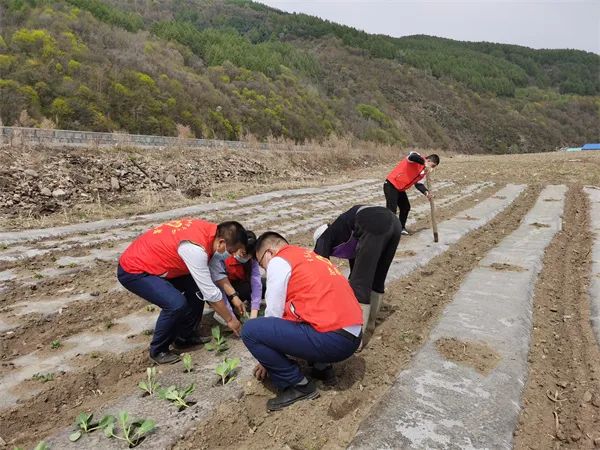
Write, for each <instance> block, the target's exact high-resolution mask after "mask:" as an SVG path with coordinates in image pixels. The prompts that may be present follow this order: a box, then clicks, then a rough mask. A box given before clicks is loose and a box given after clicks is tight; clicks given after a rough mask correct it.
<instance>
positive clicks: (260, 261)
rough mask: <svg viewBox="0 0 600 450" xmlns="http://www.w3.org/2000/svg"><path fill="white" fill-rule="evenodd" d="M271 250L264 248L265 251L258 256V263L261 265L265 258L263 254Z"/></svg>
mask: <svg viewBox="0 0 600 450" xmlns="http://www.w3.org/2000/svg"><path fill="white" fill-rule="evenodd" d="M270 251H271V250H269V249H266V250H265V252H264V253H263V254H262V256H261V257H260V259H259V260H258V265H259V266H261V267H262V261H263V259H264V258H265V255H266V254H267V252H270Z"/></svg>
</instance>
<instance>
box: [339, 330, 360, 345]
mask: <svg viewBox="0 0 600 450" xmlns="http://www.w3.org/2000/svg"><path fill="white" fill-rule="evenodd" d="M332 333H335V334H339V335H340V336H344V337H345V338H346V339H350V340H351V341H353V342H355V341H360V340H361V339H362V330H360V333H359V334H358V336H354V335H353V334H352V333H350V332H349V331H348V330H344V329H343V328H341V329H339V330H333V331H332Z"/></svg>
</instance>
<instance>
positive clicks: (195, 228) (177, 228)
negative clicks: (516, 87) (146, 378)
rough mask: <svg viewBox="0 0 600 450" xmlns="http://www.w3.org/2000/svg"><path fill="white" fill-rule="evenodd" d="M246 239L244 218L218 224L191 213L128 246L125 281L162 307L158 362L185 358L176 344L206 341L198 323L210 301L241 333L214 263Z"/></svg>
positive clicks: (154, 346) (154, 351)
mask: <svg viewBox="0 0 600 450" xmlns="http://www.w3.org/2000/svg"><path fill="white" fill-rule="evenodd" d="M246 242H247V237H246V230H244V227H242V225H240V224H239V223H238V222H223V223H221V224H219V225H217V224H214V223H210V222H205V221H203V220H199V219H190V218H186V219H181V220H174V221H171V222H167V223H164V224H162V225H159V226H158V227H156V228H153V229H150V230H149V231H147V232H146V233H144V234H142V235H141V236H140V237H138V238H137V239H136V240H135V241H133V242H132V243H131V244H130V245H129V247H127V249H126V250H125V252H124V253H123V254H122V255H121V257H120V258H119V267H118V270H117V278H118V279H119V282H120V283H121V284H122V285H123V286H124V287H125V288H126V289H127V290H129V291H131V292H133V293H134V294H137V295H139V296H140V297H142V298H143V299H145V300H148V301H149V302H150V303H153V304H155V305H156V306H158V307H160V308H161V311H160V314H159V316H158V320H157V321H156V325H155V327H154V336H153V338H152V342H151V343H150V358H151V359H152V360H153V361H154V362H156V363H158V364H172V363H175V362H177V361H179V359H180V357H179V355H177V354H176V353H174V352H173V351H171V349H170V345H171V344H174V345H175V346H176V347H178V348H179V349H183V348H186V347H191V346H193V345H198V344H201V343H202V342H203V339H202V338H200V337H199V336H197V335H196V334H195V328H196V325H197V324H198V322H199V320H200V319H201V318H202V311H203V309H204V302H205V301H207V302H209V303H210V304H211V306H212V307H213V309H214V310H215V311H216V312H217V313H218V314H220V315H221V317H223V318H224V319H225V320H226V322H227V326H228V327H229V328H230V329H231V330H232V331H233V332H234V333H235V334H238V335H239V330H240V328H241V324H240V322H239V321H238V319H237V318H236V317H235V315H234V314H232V313H230V312H229V310H228V309H227V306H226V305H225V302H224V300H223V296H222V294H221V291H220V290H219V288H218V287H217V286H215V284H214V283H213V281H212V280H211V276H210V270H209V263H210V264H212V263H213V262H214V261H217V260H225V259H226V258H228V257H229V255H230V254H233V253H235V252H236V251H237V250H238V249H240V248H242V247H245V245H246ZM217 262H220V261H217Z"/></svg>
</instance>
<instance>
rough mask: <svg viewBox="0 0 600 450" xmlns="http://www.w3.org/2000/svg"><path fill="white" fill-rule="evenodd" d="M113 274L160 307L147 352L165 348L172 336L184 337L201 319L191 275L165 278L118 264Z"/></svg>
mask: <svg viewBox="0 0 600 450" xmlns="http://www.w3.org/2000/svg"><path fill="white" fill-rule="evenodd" d="M117 278H118V279H119V282H120V283H121V284H122V285H123V287H125V289H127V290H128V291H130V292H133V293H134V294H136V295H139V296H140V297H142V298H143V299H144V300H148V301H149V302H150V303H152V304H154V305H156V306H158V307H159V308H160V309H161V311H160V314H159V315H158V320H157V321H156V325H155V326H154V336H153V337H152V342H151V343H150V354H151V355H153V356H154V355H156V354H157V353H160V352H166V351H168V350H169V345H170V344H172V343H173V341H174V340H175V339H176V338H182V339H186V338H187V337H189V336H191V335H192V334H193V333H194V330H195V328H196V326H197V325H198V323H199V322H200V320H201V319H202V311H203V310H204V301H203V300H202V299H201V298H202V294H200V293H199V289H198V286H197V285H196V282H195V281H194V279H193V278H192V276H191V275H186V276H183V277H178V278H172V279H170V280H167V279H165V278H161V277H158V276H156V275H149V274H147V273H128V272H125V270H123V268H122V267H121V265H119V267H118V269H117ZM197 294H198V295H197Z"/></svg>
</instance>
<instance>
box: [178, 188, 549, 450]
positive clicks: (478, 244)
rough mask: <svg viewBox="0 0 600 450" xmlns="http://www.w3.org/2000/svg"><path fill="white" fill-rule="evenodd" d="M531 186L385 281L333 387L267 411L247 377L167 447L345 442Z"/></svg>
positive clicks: (527, 201)
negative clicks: (413, 268) (375, 312)
mask: <svg viewBox="0 0 600 450" xmlns="http://www.w3.org/2000/svg"><path fill="white" fill-rule="evenodd" d="M539 190H540V188H539V187H531V188H529V189H528V190H527V191H526V192H525V193H523V194H522V195H521V196H520V197H519V198H518V199H517V200H516V201H515V202H514V203H513V204H512V205H511V206H509V207H508V208H507V210H505V212H504V213H502V214H500V216H499V217H497V218H496V219H494V220H492V221H491V222H490V223H489V224H487V225H486V226H484V227H482V228H481V229H479V230H477V231H474V232H472V233H470V234H469V235H467V236H466V237H464V238H463V239H461V240H460V241H459V242H458V243H457V244H456V245H455V246H453V249H451V250H449V251H448V252H446V253H445V254H443V255H440V256H438V257H437V258H435V259H433V260H432V261H431V262H430V263H429V264H428V265H427V266H425V267H424V268H423V269H422V270H420V271H418V272H417V273H413V274H411V276H410V277H409V278H408V279H402V280H399V281H397V282H394V283H392V284H391V285H390V286H389V287H388V288H387V294H386V296H385V303H384V306H383V308H382V314H381V316H382V323H380V324H379V326H378V327H377V329H376V331H375V334H374V336H373V337H372V339H371V341H370V342H369V345H368V346H367V348H366V349H364V350H363V351H362V352H361V353H359V354H356V355H355V356H354V357H352V358H350V359H348V360H347V361H345V362H343V363H340V364H338V365H337V366H336V373H337V375H338V378H339V384H338V386H337V387H336V389H335V390H324V389H323V390H322V391H321V396H320V397H319V398H318V399H315V400H312V401H310V402H300V403H298V404H295V405H293V406H291V407H289V408H287V409H286V410H283V411H279V412H277V413H271V414H269V413H267V412H266V409H265V402H266V400H267V399H268V398H270V397H272V396H273V394H272V392H270V391H269V390H268V389H267V388H265V387H264V386H263V385H262V384H260V383H258V382H257V381H251V382H250V383H249V384H248V385H247V386H246V395H245V396H244V397H243V398H242V399H241V400H239V401H235V402H229V403H227V404H224V405H222V406H221V407H220V408H219V409H218V410H217V411H216V412H215V414H214V415H213V417H212V418H211V419H209V420H208V421H206V422H203V423H200V424H198V427H196V429H195V430H192V431H191V432H190V433H188V435H186V436H185V438H184V439H182V440H181V441H180V442H179V444H178V445H177V446H176V447H175V448H176V449H199V448H201V449H215V448H244V449H263V448H265V439H267V436H268V442H269V444H268V447H269V448H292V449H301V448H323V449H330V448H336V449H337V448H345V447H346V446H347V445H348V443H349V442H350V440H351V439H352V437H353V436H354V434H355V432H356V430H357V428H358V426H359V424H360V422H361V420H362V419H363V418H364V417H366V416H367V415H368V414H369V411H370V409H371V407H372V406H373V405H374V404H376V402H377V401H378V400H379V399H380V398H381V397H382V396H383V395H385V393H386V391H387V389H388V387H389V386H390V385H391V384H392V383H393V380H394V379H395V375H396V373H397V372H398V371H399V370H402V368H403V367H405V366H406V365H407V364H408V362H409V361H410V359H411V357H412V355H413V354H414V352H416V351H417V350H418V349H419V347H420V346H421V345H422V343H423V341H424V340H425V338H426V336H427V334H428V333H429V331H430V330H431V328H432V326H433V325H434V324H435V322H436V320H437V317H438V315H439V314H440V313H441V311H442V310H443V308H444V306H445V305H446V304H447V303H448V302H449V301H451V299H452V298H453V296H454V294H455V293H456V291H457V290H458V288H459V287H460V284H461V282H462V280H463V278H464V277H465V276H466V275H467V274H468V273H469V272H470V271H471V270H473V268H474V267H475V266H476V265H477V264H478V262H479V260H480V259H481V257H482V256H483V255H484V254H485V253H486V252H487V251H489V250H490V249H492V248H493V247H494V246H495V245H496V244H497V243H498V242H499V241H500V240H501V239H502V237H503V236H505V235H507V234H509V233H510V232H511V231H512V230H514V229H516V228H517V227H518V225H519V222H520V220H521V219H522V217H523V216H524V214H525V213H526V212H527V211H528V210H529V208H530V207H531V206H532V204H533V202H534V201H535V199H536V197H537V194H538V192H539ZM400 245H402V244H400ZM400 248H401V247H400ZM233 411H235V414H232V412H233ZM306 430H318V432H313V433H307V432H306Z"/></svg>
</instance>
